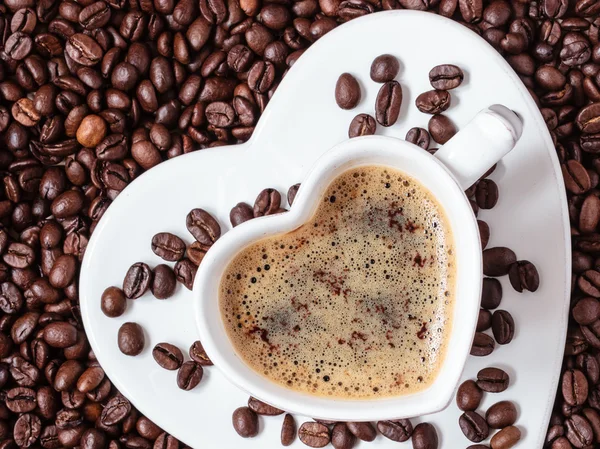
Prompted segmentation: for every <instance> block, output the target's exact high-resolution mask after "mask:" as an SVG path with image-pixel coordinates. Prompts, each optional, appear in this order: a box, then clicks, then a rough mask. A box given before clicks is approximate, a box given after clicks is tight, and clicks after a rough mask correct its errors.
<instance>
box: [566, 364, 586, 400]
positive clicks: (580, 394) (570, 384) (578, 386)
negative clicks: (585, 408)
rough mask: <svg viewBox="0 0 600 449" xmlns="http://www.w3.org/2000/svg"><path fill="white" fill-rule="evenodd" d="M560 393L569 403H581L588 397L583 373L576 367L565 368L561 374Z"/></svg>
mask: <svg viewBox="0 0 600 449" xmlns="http://www.w3.org/2000/svg"><path fill="white" fill-rule="evenodd" d="M562 395H563V398H564V400H565V402H566V403H567V404H569V405H572V406H580V405H583V404H584V403H585V401H586V400H587V398H588V381H587V378H586V377H585V374H583V372H581V371H580V370H578V369H568V370H566V371H565V372H564V373H563V376H562Z"/></svg>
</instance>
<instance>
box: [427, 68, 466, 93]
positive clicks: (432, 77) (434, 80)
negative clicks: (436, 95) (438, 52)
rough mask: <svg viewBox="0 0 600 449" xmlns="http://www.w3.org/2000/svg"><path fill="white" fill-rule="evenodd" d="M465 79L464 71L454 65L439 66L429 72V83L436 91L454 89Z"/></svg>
mask: <svg viewBox="0 0 600 449" xmlns="http://www.w3.org/2000/svg"><path fill="white" fill-rule="evenodd" d="M463 79H464V74H463V71H462V70H461V69H460V68H459V67H457V66H455V65H452V64H442V65H437V66H435V67H434V68H433V69H431V71H430V72H429V82H430V83H431V85H432V86H433V88H434V89H441V90H450V89H454V88H456V87H458V86H460V85H461V83H462V82H463Z"/></svg>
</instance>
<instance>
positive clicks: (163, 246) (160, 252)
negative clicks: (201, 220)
mask: <svg viewBox="0 0 600 449" xmlns="http://www.w3.org/2000/svg"><path fill="white" fill-rule="evenodd" d="M152 251H153V252H154V254H156V255H157V256H158V257H161V258H162V259H164V260H167V261H170V262H176V261H178V260H179V259H181V258H182V257H183V255H184V254H185V243H184V242H183V240H181V239H180V238H179V237H177V236H176V235H175V234H171V233H170V232H159V233H158V234H155V235H154V237H152Z"/></svg>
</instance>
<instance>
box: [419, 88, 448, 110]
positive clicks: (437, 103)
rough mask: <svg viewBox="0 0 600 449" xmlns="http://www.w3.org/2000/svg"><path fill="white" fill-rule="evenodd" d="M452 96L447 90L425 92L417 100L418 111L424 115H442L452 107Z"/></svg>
mask: <svg viewBox="0 0 600 449" xmlns="http://www.w3.org/2000/svg"><path fill="white" fill-rule="evenodd" d="M450 102H451V98H450V94H449V93H448V92H447V91H445V90H430V91H427V92H423V93H422V94H421V95H419V96H418V97H417V99H416V100H415V105H416V106H417V109H418V110H419V111H421V112H423V113H424V114H432V115H433V114H441V113H442V112H444V111H445V110H446V109H448V108H449V107H450Z"/></svg>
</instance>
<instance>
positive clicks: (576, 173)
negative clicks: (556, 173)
mask: <svg viewBox="0 0 600 449" xmlns="http://www.w3.org/2000/svg"><path fill="white" fill-rule="evenodd" d="M589 146H591V143H586V142H583V143H582V147H583V148H584V149H586V148H587V147H589ZM561 169H562V174H563V178H564V180H565V186H566V188H567V190H568V191H569V192H571V193H574V194H576V195H580V194H582V193H585V192H587V191H588V190H590V188H591V187H592V181H591V180H590V175H589V174H588V172H587V170H586V169H585V168H584V166H583V165H581V163H579V162H578V161H576V160H574V159H570V160H569V161H567V163H566V164H563V165H562V166H561Z"/></svg>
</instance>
